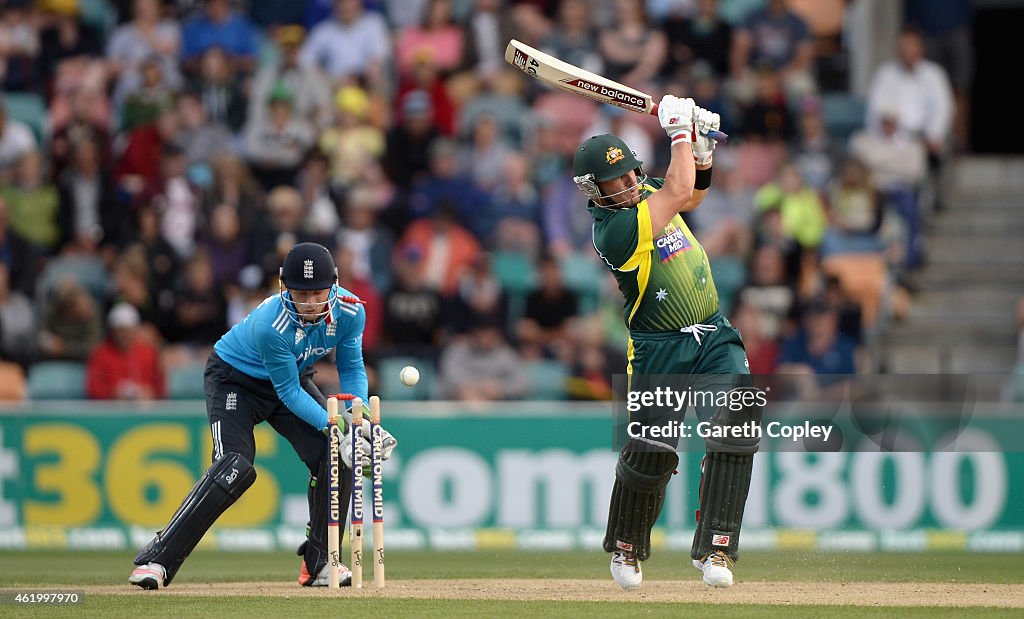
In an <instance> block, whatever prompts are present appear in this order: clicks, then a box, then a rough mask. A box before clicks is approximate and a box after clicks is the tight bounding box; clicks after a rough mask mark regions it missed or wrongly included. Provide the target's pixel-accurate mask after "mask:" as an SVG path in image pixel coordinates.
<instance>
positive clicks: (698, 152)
mask: <svg viewBox="0 0 1024 619" xmlns="http://www.w3.org/2000/svg"><path fill="white" fill-rule="evenodd" d="M721 125H722V119H721V117H719V116H718V114H715V113H714V112H712V111H711V110H705V109H704V108H700V107H695V108H693V131H694V134H695V135H696V139H694V141H693V160H694V161H695V162H696V163H697V165H707V164H709V163H711V157H712V155H714V153H715V144H717V143H718V141H717V140H713V139H711V138H709V137H708V136H707V134H708V132H709V131H718V129H719V128H720V127H721Z"/></svg>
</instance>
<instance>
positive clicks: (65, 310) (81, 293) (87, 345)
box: [39, 278, 103, 361]
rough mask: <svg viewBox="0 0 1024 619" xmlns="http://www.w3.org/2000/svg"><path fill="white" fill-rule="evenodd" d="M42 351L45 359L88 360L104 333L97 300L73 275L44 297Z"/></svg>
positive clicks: (40, 348)
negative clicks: (49, 296)
mask: <svg viewBox="0 0 1024 619" xmlns="http://www.w3.org/2000/svg"><path fill="white" fill-rule="evenodd" d="M41 313H42V316H43V318H42V322H41V324H40V325H39V355H40V357H41V358H42V359H66V360H70V361H85V360H86V358H88V356H89V352H90V351H91V350H92V349H93V347H95V346H96V343H97V342H99V341H100V338H101V337H103V323H102V321H101V319H100V314H99V310H98V309H97V307H96V303H95V301H93V299H92V297H91V296H89V293H88V292H86V290H85V289H84V288H82V287H81V286H80V285H79V284H78V283H76V282H75V281H74V279H72V278H67V279H64V280H63V281H61V282H60V283H59V284H58V285H57V287H56V289H55V290H54V291H53V293H52V298H47V299H42V311H41Z"/></svg>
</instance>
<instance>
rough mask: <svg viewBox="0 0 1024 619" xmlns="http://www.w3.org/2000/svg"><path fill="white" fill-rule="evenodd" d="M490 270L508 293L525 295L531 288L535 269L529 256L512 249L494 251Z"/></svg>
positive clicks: (534, 278)
mask: <svg viewBox="0 0 1024 619" xmlns="http://www.w3.org/2000/svg"><path fill="white" fill-rule="evenodd" d="M491 270H492V271H494V276H495V277H497V278H498V281H499V282H501V285H502V287H503V288H504V289H505V290H506V291H507V292H508V293H509V294H510V295H527V294H529V293H530V291H531V290H533V287H534V283H535V281H536V277H535V275H536V274H535V273H534V271H535V270H536V269H535V267H534V265H533V262H532V261H531V260H530V258H529V256H526V255H523V254H521V253H519V252H514V251H497V252H494V254H493V255H492V256H491Z"/></svg>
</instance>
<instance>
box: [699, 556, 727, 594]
mask: <svg viewBox="0 0 1024 619" xmlns="http://www.w3.org/2000/svg"><path fill="white" fill-rule="evenodd" d="M693 567H695V568H697V569H698V570H700V571H701V572H703V573H704V582H705V583H707V584H709V585H711V586H712V587H731V586H732V559H730V558H729V555H727V554H725V553H724V552H722V551H721V550H716V551H714V552H712V553H711V554H709V555H708V556H706V557H704V560H703V561H698V560H696V559H694V560H693Z"/></svg>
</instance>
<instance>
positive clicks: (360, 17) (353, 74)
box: [299, 0, 391, 86]
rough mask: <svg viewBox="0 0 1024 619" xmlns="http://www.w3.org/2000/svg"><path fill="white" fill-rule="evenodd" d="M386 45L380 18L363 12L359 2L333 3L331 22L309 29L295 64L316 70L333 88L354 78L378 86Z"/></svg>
mask: <svg viewBox="0 0 1024 619" xmlns="http://www.w3.org/2000/svg"><path fill="white" fill-rule="evenodd" d="M390 43H391V36H390V34H389V32H388V27H387V24H386V23H385V21H384V18H383V17H381V16H380V15H379V14H377V13H367V12H365V11H364V10H363V4H362V2H361V0H335V3H334V18H333V19H329V20H325V21H323V22H320V23H319V24H317V26H316V27H315V28H313V31H312V32H310V34H309V38H308V39H306V42H305V43H304V44H303V46H302V51H300V52H299V62H300V63H302V64H303V65H304V66H319V67H320V68H321V69H322V70H323V71H324V72H325V73H326V74H327V76H328V77H330V78H331V80H333V81H334V83H335V85H336V86H341V85H344V84H347V83H351V82H352V81H353V80H354V79H356V78H358V77H364V78H366V80H367V82H368V83H369V84H371V85H378V84H379V83H380V81H381V80H382V79H383V76H384V72H383V68H384V63H385V61H386V60H387V59H388V57H389V55H390Z"/></svg>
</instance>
